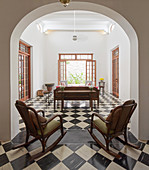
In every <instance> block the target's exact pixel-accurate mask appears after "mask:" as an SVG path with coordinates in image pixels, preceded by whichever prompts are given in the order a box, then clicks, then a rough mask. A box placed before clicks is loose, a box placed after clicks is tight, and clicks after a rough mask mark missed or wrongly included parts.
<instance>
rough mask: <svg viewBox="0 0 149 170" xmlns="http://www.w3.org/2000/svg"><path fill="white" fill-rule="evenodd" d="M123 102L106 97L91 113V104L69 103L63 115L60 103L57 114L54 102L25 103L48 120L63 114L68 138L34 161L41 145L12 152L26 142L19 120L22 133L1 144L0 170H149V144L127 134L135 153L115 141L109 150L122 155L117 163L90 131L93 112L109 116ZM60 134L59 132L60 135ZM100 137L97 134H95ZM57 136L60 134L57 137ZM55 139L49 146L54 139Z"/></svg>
mask: <svg viewBox="0 0 149 170" xmlns="http://www.w3.org/2000/svg"><path fill="white" fill-rule="evenodd" d="M121 103H122V101H121V100H119V99H117V98H115V97H113V96H112V95H111V94H108V93H106V94H105V95H104V96H100V104H99V107H97V104H96V103H94V109H93V111H92V112H91V110H90V107H89V102H84V101H66V102H65V105H64V106H65V107H64V110H63V112H61V110H60V107H61V104H60V102H58V103H57V108H56V110H54V109H53V99H52V97H51V99H50V101H49V102H45V97H37V98H34V99H30V100H28V101H26V104H27V105H30V106H31V107H34V108H35V109H37V110H38V109H42V110H44V111H45V114H46V117H50V116H51V115H54V114H61V115H62V117H63V124H64V128H65V129H66V130H67V133H66V135H65V136H64V138H63V139H62V140H61V142H60V143H59V144H58V145H57V146H56V147H55V148H54V149H53V150H52V151H50V152H48V153H46V154H45V155H44V156H42V157H40V158H38V159H35V160H31V156H32V155H34V154H35V153H37V152H39V151H40V150H41V144H40V142H39V141H36V142H35V143H33V144H31V145H29V146H28V147H26V148H24V147H23V148H20V149H16V150H12V143H13V142H14V143H20V142H23V141H24V140H25V130H24V123H23V121H22V120H21V118H20V120H19V123H20V133H19V134H18V135H17V136H16V137H15V138H14V139H13V140H12V141H8V142H1V143H0V170H2V169H3V170H7V169H8V170H13V169H14V170H22V169H25V170H41V169H43V170H49V169H53V170H68V169H72V170H75V169H79V170H95V169H99V170H104V169H107V170H113V169H114V170H124V169H128V170H132V169H134V170H140V169H142V170H147V169H149V141H137V139H136V138H135V137H134V136H133V134H132V133H131V132H130V131H128V139H129V141H130V142H132V143H137V144H138V145H139V146H140V148H139V149H138V150H137V149H133V148H131V147H129V146H126V145H123V144H122V143H121V142H120V141H118V140H116V139H113V141H112V142H111V143H110V149H112V150H114V151H115V152H117V153H119V154H120V155H121V156H122V158H123V159H121V160H118V159H116V158H114V157H113V156H111V155H109V154H108V153H106V152H105V151H104V150H103V149H101V148H100V147H99V146H98V145H97V144H96V143H95V141H94V140H93V139H92V138H91V136H90V135H89V133H88V131H87V129H88V128H89V126H90V118H91V114H92V113H93V112H96V113H99V114H101V115H102V116H107V115H108V114H109V113H110V110H111V109H112V108H114V107H116V106H117V105H119V104H121ZM57 133H59V132H57ZM95 133H97V131H95ZM97 135H98V137H99V138H100V140H101V141H104V140H103V139H102V137H101V135H100V134H97ZM55 136H57V134H55ZM55 136H52V138H51V139H49V140H48V142H47V145H48V144H50V142H51V141H52V140H53V139H54V138H55Z"/></svg>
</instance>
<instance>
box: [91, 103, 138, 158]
mask: <svg viewBox="0 0 149 170" xmlns="http://www.w3.org/2000/svg"><path fill="white" fill-rule="evenodd" d="M136 106H137V104H136V103H135V101H134V100H128V101H126V102H125V103H124V104H123V105H121V106H118V107H116V108H115V109H113V110H111V113H110V114H109V116H108V117H107V118H105V117H104V118H103V117H101V116H100V115H99V114H97V113H93V114H92V118H91V128H90V129H89V130H88V131H89V133H90V134H91V136H92V137H93V139H94V140H95V141H96V142H97V143H98V144H99V145H100V146H101V147H102V148H103V149H104V150H105V151H106V152H108V153H109V154H111V155H112V156H115V157H116V158H118V159H120V158H121V156H120V155H119V154H116V153H114V152H113V151H111V150H109V143H110V141H111V140H112V139H113V138H115V137H116V138H117V139H119V140H120V141H121V142H122V143H124V144H127V145H129V146H132V147H134V148H136V149H138V148H139V146H136V145H134V144H130V143H128V141H127V124H128V123H129V120H130V118H131V116H132V114H133V112H134V110H135V108H136ZM94 116H97V117H98V118H99V119H96V120H94ZM93 128H96V129H97V130H98V131H99V132H100V133H101V134H102V135H103V137H104V139H105V142H106V146H104V145H103V144H102V143H101V142H100V141H99V140H98V138H97V137H96V136H95V135H94V134H93ZM120 135H124V139H125V141H123V140H122V139H121V138H119V137H118V136H120Z"/></svg>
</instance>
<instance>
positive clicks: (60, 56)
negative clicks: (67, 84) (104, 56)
mask: <svg viewBox="0 0 149 170" xmlns="http://www.w3.org/2000/svg"><path fill="white" fill-rule="evenodd" d="M65 55H66V56H67V55H70V56H71V55H72V56H75V59H72V57H71V59H62V56H65ZM78 55H80V56H84V55H90V56H91V59H78V58H77V56H78ZM66 61H86V73H87V61H91V62H92V81H93V62H95V81H94V84H95V86H96V60H93V54H92V53H75V54H73V53H67V54H65V53H64V54H59V60H58V84H60V80H61V68H60V62H65V76H64V75H63V77H64V79H65V80H66V78H67V75H66V73H67V70H66ZM86 80H87V74H86Z"/></svg>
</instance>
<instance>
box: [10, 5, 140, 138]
mask: <svg viewBox="0 0 149 170" xmlns="http://www.w3.org/2000/svg"><path fill="white" fill-rule="evenodd" d="M66 10H85V11H91V12H96V13H100V14H103V15H105V16H107V17H109V18H111V19H113V20H114V21H115V22H117V23H118V24H119V25H120V26H121V27H122V28H123V30H124V31H125V33H126V34H127V36H128V38H129V40H130V97H131V98H133V99H135V100H136V101H137V102H138V101H139V83H138V82H139V67H138V58H139V57H138V38H137V35H136V32H135V30H134V29H133V27H132V26H131V24H130V23H129V22H128V21H127V20H126V19H125V18H124V17H123V16H121V15H120V14H119V13H117V12H115V11H114V10H112V9H110V8H107V7H105V6H101V5H98V4H94V3H89V2H71V5H70V6H68V7H67V8H64V7H63V6H61V5H60V4H59V3H58V2H57V3H51V4H48V5H44V6H41V7H39V8H37V9H35V10H33V11H31V12H30V13H28V14H27V15H26V16H24V17H23V18H22V19H21V21H20V22H19V23H18V24H17V25H16V27H15V29H14V30H13V32H12V34H11V39H10V75H11V76H10V82H11V114H10V115H11V138H13V137H14V136H15V135H16V134H17V133H18V129H19V123H18V122H19V120H18V114H17V111H16V109H15V107H14V103H15V100H16V99H17V98H18V88H17V83H18V76H17V75H18V67H17V66H18V58H17V57H16V56H17V55H18V49H19V39H20V36H21V34H22V33H23V31H24V30H25V28H26V27H27V26H28V25H29V24H31V23H32V22H33V21H34V20H36V19H38V18H39V17H42V16H44V15H46V14H50V13H53V12H58V11H66ZM138 117H139V108H137V110H136V113H135V114H134V116H133V117H132V124H131V125H132V127H131V129H132V132H133V134H135V136H136V137H139V122H138Z"/></svg>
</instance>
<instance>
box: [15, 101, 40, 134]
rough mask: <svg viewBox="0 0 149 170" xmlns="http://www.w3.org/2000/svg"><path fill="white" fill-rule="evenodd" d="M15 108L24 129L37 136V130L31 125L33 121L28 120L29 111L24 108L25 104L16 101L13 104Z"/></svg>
mask: <svg viewBox="0 0 149 170" xmlns="http://www.w3.org/2000/svg"><path fill="white" fill-rule="evenodd" d="M15 106H16V108H17V109H18V111H19V113H20V115H21V117H22V119H23V121H24V123H25V125H26V129H27V130H28V131H29V132H30V133H31V134H34V135H36V134H37V130H36V128H35V126H34V124H33V121H32V120H31V118H30V115H29V110H28V108H27V106H26V104H25V103H24V102H22V101H19V100H17V101H16V104H15Z"/></svg>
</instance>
